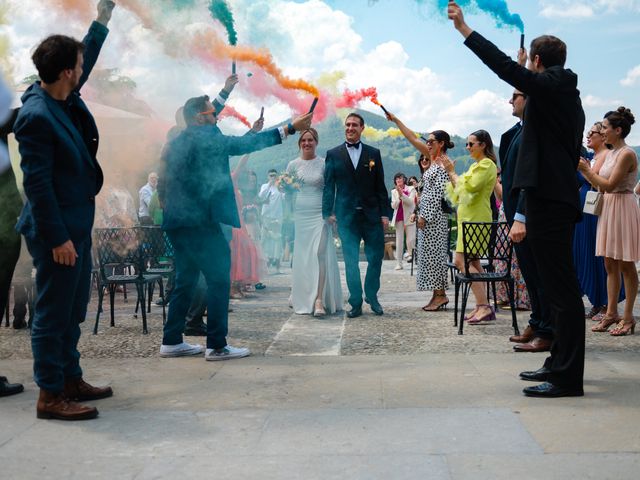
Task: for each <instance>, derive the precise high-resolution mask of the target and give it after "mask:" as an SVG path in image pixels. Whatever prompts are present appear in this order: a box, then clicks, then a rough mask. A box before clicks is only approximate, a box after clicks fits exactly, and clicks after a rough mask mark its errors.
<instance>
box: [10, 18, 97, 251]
mask: <svg viewBox="0 0 640 480" xmlns="http://www.w3.org/2000/svg"><path fill="white" fill-rule="evenodd" d="M108 32H109V30H108V29H107V27H105V26H104V25H102V24H100V23H98V22H93V23H92V25H91V27H90V28H89V32H88V33H87V36H86V37H85V38H84V45H85V51H84V65H83V74H82V77H81V79H80V83H79V85H78V87H77V89H76V90H75V91H74V92H73V93H72V94H71V95H70V96H69V98H68V99H67V105H68V108H69V110H70V111H71V112H73V115H74V116H75V117H76V118H77V119H78V122H79V124H80V126H81V127H80V130H79V129H78V128H76V126H75V125H74V124H73V122H72V121H71V119H70V118H69V116H68V115H67V113H66V112H65V110H64V109H63V107H62V106H61V105H60V103H59V102H58V101H56V100H54V99H53V98H52V97H51V96H50V95H49V94H48V93H47V92H46V91H44V90H43V89H42V87H41V86H40V83H39V82H37V83H34V84H33V85H31V86H30V87H29V89H28V90H27V91H26V92H25V93H24V95H23V96H22V103H23V106H22V108H21V109H20V113H19V114H18V118H17V119H16V123H15V127H14V131H15V135H16V140H17V141H18V144H19V148H20V155H21V157H22V160H21V164H20V166H21V168H22V171H23V172H24V191H25V195H26V197H27V202H26V204H25V206H24V209H23V210H22V213H21V215H20V219H19V220H18V224H17V226H16V229H17V230H18V231H19V232H20V233H22V234H23V235H24V236H25V237H27V238H30V239H34V240H35V239H37V240H39V241H41V242H42V243H43V244H44V245H45V247H46V248H49V249H52V248H55V247H58V246H60V245H62V244H63V243H65V242H66V241H67V240H71V241H73V242H74V243H79V242H82V241H84V240H87V239H89V238H90V237H91V229H92V227H93V217H94V214H95V196H96V195H97V194H98V192H99V191H100V188H101V187H102V182H103V176H102V170H101V168H100V165H99V164H98V161H97V159H96V153H97V151H98V138H99V137H98V128H97V127H96V123H95V121H94V119H93V116H92V115H91V113H90V112H89V110H88V109H87V106H86V105H85V103H84V102H83V101H82V99H81V98H80V88H81V87H82V86H83V85H84V83H85V82H86V81H87V78H88V77H89V74H90V73H91V70H92V69H93V67H94V65H95V63H96V61H97V59H98V55H99V53H100V49H101V48H102V45H103V43H104V41H105V39H106V37H107V33H108Z"/></svg>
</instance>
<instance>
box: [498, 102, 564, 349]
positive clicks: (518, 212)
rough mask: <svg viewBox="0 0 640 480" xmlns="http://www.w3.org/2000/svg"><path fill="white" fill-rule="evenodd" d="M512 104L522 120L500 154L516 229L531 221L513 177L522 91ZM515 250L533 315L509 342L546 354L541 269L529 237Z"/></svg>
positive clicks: (507, 206)
mask: <svg viewBox="0 0 640 480" xmlns="http://www.w3.org/2000/svg"><path fill="white" fill-rule="evenodd" d="M509 103H510V104H511V106H512V107H513V111H512V114H513V116H514V117H517V118H518V119H519V120H520V121H519V122H518V123H516V124H515V125H514V126H513V127H511V128H510V129H509V130H508V131H507V132H506V133H504V135H502V138H501V140H500V150H499V153H500V167H501V174H500V176H501V179H502V202H503V205H504V214H505V217H506V219H507V222H508V223H509V225H510V226H513V224H514V223H521V224H526V221H527V220H526V213H525V195H524V191H523V190H520V189H514V188H513V176H514V173H515V170H516V163H517V161H518V152H519V151H520V142H521V140H522V118H523V116H524V108H525V105H526V103H527V96H526V94H524V93H522V92H521V91H519V90H514V92H513V95H512V96H511V99H510V100H509ZM514 247H515V251H516V256H517V258H518V264H519V265H520V271H521V272H522V276H523V278H524V281H525V283H526V284H527V290H528V292H529V298H530V299H531V315H530V317H529V325H528V326H527V328H526V329H525V331H524V332H523V333H522V334H521V335H513V336H511V337H509V340H510V341H512V342H516V343H517V345H514V347H513V349H514V350H515V351H516V352H546V351H549V350H550V349H551V341H552V340H553V330H552V328H551V324H550V321H549V308H548V306H547V305H546V303H545V302H544V300H543V299H542V298H543V292H542V286H541V283H540V275H539V274H538V267H537V266H536V263H535V258H534V256H533V253H532V252H531V247H530V246H529V241H528V240H527V238H526V237H525V238H524V239H523V240H522V241H520V242H519V243H516V244H515V245H514Z"/></svg>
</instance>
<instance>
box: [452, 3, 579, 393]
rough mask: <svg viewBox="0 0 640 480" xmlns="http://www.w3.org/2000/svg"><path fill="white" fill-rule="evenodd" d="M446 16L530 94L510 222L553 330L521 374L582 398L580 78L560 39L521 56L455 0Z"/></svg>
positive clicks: (541, 389)
mask: <svg viewBox="0 0 640 480" xmlns="http://www.w3.org/2000/svg"><path fill="white" fill-rule="evenodd" d="M447 14H448V16H449V19H451V20H452V21H453V24H454V26H455V28H456V29H457V30H458V31H459V32H460V33H461V34H462V36H463V37H464V38H465V42H464V43H465V45H466V46H467V47H468V48H469V49H470V50H471V51H472V52H473V53H475V54H476V55H477V56H478V58H480V59H481V60H482V61H483V62H484V63H485V64H486V65H487V66H488V67H489V68H490V69H491V70H493V71H494V72H495V73H496V74H497V75H498V76H499V77H500V78H501V79H503V80H504V81H506V82H507V83H509V84H510V85H512V86H513V87H515V88H516V89H517V90H518V91H520V92H522V93H524V94H526V95H527V97H528V100H527V105H526V107H525V110H524V117H523V127H522V140H521V145H520V150H519V151H518V157H517V163H516V167H515V172H514V177H513V188H512V192H515V194H519V193H520V192H521V191H522V190H524V197H525V207H524V210H525V215H526V224H525V223H522V222H515V223H514V226H513V228H512V230H511V233H510V237H511V238H512V240H513V241H514V242H520V241H522V240H523V239H524V238H525V235H526V237H527V240H528V242H529V246H530V247H531V251H532V254H533V257H534V259H535V263H536V266H537V267H538V272H539V275H540V280H541V284H542V285H541V288H542V290H543V291H544V298H545V301H546V302H548V308H549V312H550V313H549V318H550V321H551V325H552V328H553V333H554V340H553V343H552V346H551V356H550V357H549V358H547V360H546V361H545V363H544V366H543V367H542V368H540V369H538V370H536V371H530V372H522V373H521V374H520V378H522V379H523V380H529V381H539V382H543V383H541V384H540V385H535V386H532V387H527V388H525V389H524V390H523V392H524V394H525V395H527V396H535V397H547V398H550V397H567V396H582V395H584V391H583V376H584V342H585V337H584V305H583V303H582V293H581V291H580V286H579V284H578V278H577V275H576V271H575V267H574V265H573V255H572V239H573V231H574V226H575V222H576V221H578V219H579V218H580V215H581V213H580V202H579V198H578V183H577V180H576V168H577V166H578V161H579V158H580V148H581V146H582V133H583V131H584V122H585V117H584V111H583V110H582V103H581V101H580V92H579V91H578V89H577V84H578V76H577V75H576V74H575V73H573V72H572V71H571V70H568V69H566V68H564V64H565V61H566V58H567V46H566V45H565V43H564V42H563V41H562V40H560V39H559V38H557V37H554V36H551V35H543V36H541V37H538V38H535V39H533V41H532V42H531V52H530V55H529V58H528V66H527V67H526V68H525V66H524V65H525V63H527V52H526V50H525V49H524V48H521V49H520V51H519V54H518V62H515V61H513V60H512V59H511V58H509V57H508V56H507V55H505V54H504V53H503V52H501V51H500V50H499V49H498V48H497V47H496V46H495V45H494V44H493V43H491V42H489V41H488V40H486V39H485V38H484V37H483V36H482V35H480V34H479V33H477V32H474V31H473V30H472V29H471V28H470V27H469V26H468V25H467V24H466V23H465V21H464V16H463V14H462V9H461V8H460V6H459V5H458V4H456V3H455V2H453V1H450V2H449V5H448V8H447Z"/></svg>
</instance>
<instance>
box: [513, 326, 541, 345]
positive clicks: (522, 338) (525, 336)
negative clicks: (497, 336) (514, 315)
mask: <svg viewBox="0 0 640 480" xmlns="http://www.w3.org/2000/svg"><path fill="white" fill-rule="evenodd" d="M534 335H535V332H534V331H533V328H531V325H527V328H525V329H524V332H522V335H512V336H510V337H509V341H510V342H514V343H527V342H530V341H531V340H533V337H534Z"/></svg>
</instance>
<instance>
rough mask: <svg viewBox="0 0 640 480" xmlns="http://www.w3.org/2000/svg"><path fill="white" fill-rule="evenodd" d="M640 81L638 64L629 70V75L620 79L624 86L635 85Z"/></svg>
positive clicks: (639, 66)
mask: <svg viewBox="0 0 640 480" xmlns="http://www.w3.org/2000/svg"><path fill="white" fill-rule="evenodd" d="M638 82H640V65H636V66H635V67H633V68H632V69H631V70H629V71H628V72H627V76H626V77H624V78H623V79H622V80H620V85H622V86H624V87H633V86H634V85H636V84H638Z"/></svg>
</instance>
